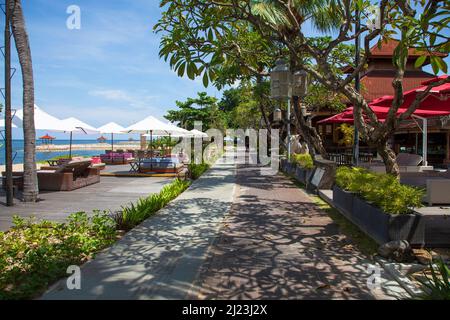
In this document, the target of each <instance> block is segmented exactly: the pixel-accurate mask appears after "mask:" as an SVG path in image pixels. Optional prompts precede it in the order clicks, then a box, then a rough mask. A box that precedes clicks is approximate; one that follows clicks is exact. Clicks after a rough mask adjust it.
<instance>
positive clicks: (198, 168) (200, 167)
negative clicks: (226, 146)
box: [188, 163, 210, 180]
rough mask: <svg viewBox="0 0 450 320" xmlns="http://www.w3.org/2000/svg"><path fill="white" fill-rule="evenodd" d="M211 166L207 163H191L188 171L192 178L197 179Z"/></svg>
mask: <svg viewBox="0 0 450 320" xmlns="http://www.w3.org/2000/svg"><path fill="white" fill-rule="evenodd" d="M209 168H210V165H209V164H207V163H201V164H195V163H190V164H189V165H188V171H189V174H190V177H191V179H193V180H197V179H198V178H200V176H201V175H202V174H203V173H205V171H206V170H208V169H209Z"/></svg>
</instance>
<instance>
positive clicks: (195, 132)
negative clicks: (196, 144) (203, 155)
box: [189, 129, 208, 138]
mask: <svg viewBox="0 0 450 320" xmlns="http://www.w3.org/2000/svg"><path fill="white" fill-rule="evenodd" d="M189 132H190V133H191V134H192V136H193V137H194V138H207V137H208V135H207V134H206V133H204V132H201V131H199V130H197V129H192V130H191V131H189Z"/></svg>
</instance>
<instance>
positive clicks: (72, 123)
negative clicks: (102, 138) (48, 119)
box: [61, 117, 99, 134]
mask: <svg viewBox="0 0 450 320" xmlns="http://www.w3.org/2000/svg"><path fill="white" fill-rule="evenodd" d="M61 121H62V123H63V125H64V127H65V128H66V130H64V131H65V132H74V133H84V134H97V133H99V131H98V130H97V129H96V128H94V127H93V126H90V125H88V124H87V123H85V122H83V121H81V120H79V119H77V118H74V117H70V118H67V119H64V120H61Z"/></svg>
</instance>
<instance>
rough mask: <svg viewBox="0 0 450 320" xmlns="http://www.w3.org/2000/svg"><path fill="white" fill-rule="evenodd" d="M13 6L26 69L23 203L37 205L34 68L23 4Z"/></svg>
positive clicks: (18, 1) (18, 46)
mask: <svg viewBox="0 0 450 320" xmlns="http://www.w3.org/2000/svg"><path fill="white" fill-rule="evenodd" d="M9 4H10V8H11V27H12V31H13V35H14V41H15V44H16V49H17V54H18V56H19V62H20V67H21V69H22V81H23V139H24V176H23V180H24V181H23V182H24V185H23V201H25V202H34V201H36V200H37V197H38V184H37V173H36V130H35V127H34V80H33V64H32V60H31V50H30V43H29V40H28V34H27V30H26V26H25V18H24V15H23V10H22V3H21V0H10V1H9Z"/></svg>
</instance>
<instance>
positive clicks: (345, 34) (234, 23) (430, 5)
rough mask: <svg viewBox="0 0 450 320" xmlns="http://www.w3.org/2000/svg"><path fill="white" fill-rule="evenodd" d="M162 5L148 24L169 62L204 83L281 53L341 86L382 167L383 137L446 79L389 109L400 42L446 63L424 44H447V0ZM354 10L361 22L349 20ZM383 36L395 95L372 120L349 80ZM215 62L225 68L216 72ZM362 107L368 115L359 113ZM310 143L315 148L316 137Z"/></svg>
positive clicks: (260, 69)
mask: <svg viewBox="0 0 450 320" xmlns="http://www.w3.org/2000/svg"><path fill="white" fill-rule="evenodd" d="M410 3H412V4H413V6H411V4H410ZM162 5H163V6H165V8H166V11H165V13H164V15H163V18H162V19H161V21H160V22H159V23H158V24H157V25H156V30H158V31H163V32H165V35H164V36H163V41H162V43H161V45H162V47H161V55H162V56H163V57H165V58H166V59H169V58H170V63H171V66H172V67H173V68H175V69H176V70H179V69H180V68H183V67H184V68H190V69H189V70H188V75H189V74H190V77H192V78H193V77H196V76H202V77H203V78H204V84H205V85H206V84H208V83H209V81H206V80H205V78H208V80H213V81H214V80H215V79H220V76H221V75H224V77H229V78H230V79H232V81H234V80H235V79H237V78H239V77H240V75H239V73H240V72H242V74H244V75H246V74H251V75H255V76H256V77H266V76H267V75H268V70H269V68H270V67H271V66H272V65H273V61H274V60H275V58H276V57H279V56H284V57H288V59H289V62H290V68H291V70H292V71H296V70H299V69H303V70H305V71H306V72H307V73H308V74H309V75H310V76H311V77H312V78H313V79H314V80H315V81H318V82H320V83H321V84H322V85H323V86H325V87H326V88H327V89H328V90H330V91H332V92H335V93H340V94H343V95H344V96H345V97H346V98H347V99H348V100H349V101H350V102H351V103H352V104H353V105H354V117H355V125H356V126H357V127H358V128H359V130H360V132H361V134H362V138H363V139H364V140H365V141H366V142H367V143H369V145H372V146H376V147H377V150H378V152H379V154H380V155H381V156H382V158H383V160H384V162H385V165H386V170H387V172H390V173H392V174H395V175H398V174H399V171H398V166H397V164H396V161H395V153H394V152H393V150H391V148H390V147H389V145H388V143H387V141H388V139H389V138H390V137H391V136H392V134H393V133H394V131H395V130H396V129H397V128H398V126H399V123H400V122H401V121H402V120H404V119H406V118H408V117H409V116H410V115H411V114H412V113H413V112H414V110H415V109H416V108H417V107H418V106H419V104H420V102H421V100H423V99H424V98H425V97H426V95H427V94H428V93H429V91H430V90H431V89H432V88H433V87H434V86H437V85H440V84H442V83H444V82H448V81H449V79H448V78H447V79H442V80H439V81H436V82H435V83H431V84H430V85H429V86H428V88H427V89H426V90H425V91H424V92H423V93H422V94H420V95H418V96H417V98H416V100H415V101H414V102H413V103H412V104H411V105H410V106H409V108H408V110H407V111H406V112H405V113H403V114H402V115H401V116H400V117H396V113H397V110H398V108H399V107H400V106H401V105H402V103H403V85H402V83H403V77H404V73H405V68H406V63H407V60H408V53H409V50H408V49H410V48H416V49H417V50H421V51H422V52H423V54H424V57H423V58H420V59H418V60H417V64H416V66H417V67H419V66H420V64H421V63H424V62H425V61H427V60H429V61H430V62H431V65H432V67H433V70H434V71H435V72H436V73H437V72H438V71H439V70H441V71H443V72H446V71H447V66H446V63H445V61H444V60H443V59H442V58H441V57H439V56H435V55H432V54H430V52H431V51H441V52H448V51H449V41H448V40H449V38H448V36H446V35H448V34H449V30H448V29H449V22H450V20H449V19H450V17H449V2H448V0H444V1H411V2H410V1H390V0H381V1H367V0H358V1H350V0H341V1H337V0H336V1H334V0H327V1H305V0H259V1H258V0H246V1H245V0H213V1H201V0H177V1H169V0H165V1H162ZM374 11H375V12H376V13H377V16H375V19H374V20H375V21H373V19H372V18H373V17H372V16H370V13H371V12H374ZM359 13H362V14H361V15H360V14H359ZM366 13H368V14H366ZM360 17H361V22H362V25H361V27H360V28H355V25H356V24H357V23H358V22H359V21H360ZM310 25H313V26H315V27H316V29H318V30H319V31H320V32H322V33H325V34H327V35H329V36H330V38H328V40H327V41H326V42H323V41H311V38H308V36H307V34H306V31H305V30H308V29H309V27H310ZM332 30H335V32H333V33H332V32H331V31H332ZM250 35H251V37H250ZM358 37H360V38H361V42H362V44H363V50H362V55H361V57H360V59H359V63H358V64H357V65H355V66H354V68H353V72H351V73H350V74H348V75H342V72H340V71H339V70H338V68H336V64H335V60H334V58H335V57H336V52H339V50H340V46H342V45H344V44H348V43H350V42H353V41H355V39H356V38H358ZM243 38H244V39H247V40H246V41H243V40H242V39H243ZM248 38H251V39H253V40H255V41H256V43H255V42H252V41H249V40H248ZM391 38H397V39H398V40H399V44H398V47H397V48H396V50H395V52H394V58H393V65H394V66H395V68H396V70H397V71H396V76H395V79H394V80H393V82H392V85H393V87H394V92H395V99H394V101H393V104H392V107H391V110H390V112H389V115H388V117H387V119H386V121H385V122H380V121H378V119H377V116H376V114H375V113H374V112H373V111H372V110H371V109H370V108H369V106H368V103H367V101H365V99H364V97H363V95H362V94H361V93H359V92H358V91H356V90H355V88H354V85H353V82H354V80H355V78H356V77H357V76H358V75H359V74H360V73H361V71H362V70H363V69H364V67H365V65H366V64H367V60H368V58H369V56H370V47H371V45H372V44H373V43H375V42H378V43H379V44H381V43H382V42H383V41H385V40H387V39H391ZM256 39H257V40H256ZM193 65H195V67H194V66H193ZM224 66H227V67H228V68H225V69H224ZM231 66H232V68H231ZM223 70H225V71H227V73H222V71H223ZM244 71H245V72H244ZM221 81H222V82H223V81H224V79H221ZM294 110H295V108H294ZM297 111H298V110H297ZM363 112H364V114H366V117H367V119H368V121H364V118H363ZM297 118H298V119H299V121H300V122H301V123H300V127H301V129H302V130H304V131H305V132H309V133H310V134H308V135H307V138H309V139H312V140H313V142H317V141H318V140H319V139H320V138H319V137H318V136H317V135H316V134H315V131H314V129H313V128H310V127H308V126H307V124H306V123H304V121H302V119H301V118H302V117H301V116H300V117H299V116H298V117H297ZM314 147H315V149H316V151H321V150H320V149H321V147H320V143H316V144H315V145H314ZM322 152H323V150H322ZM322 152H321V153H322Z"/></svg>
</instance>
